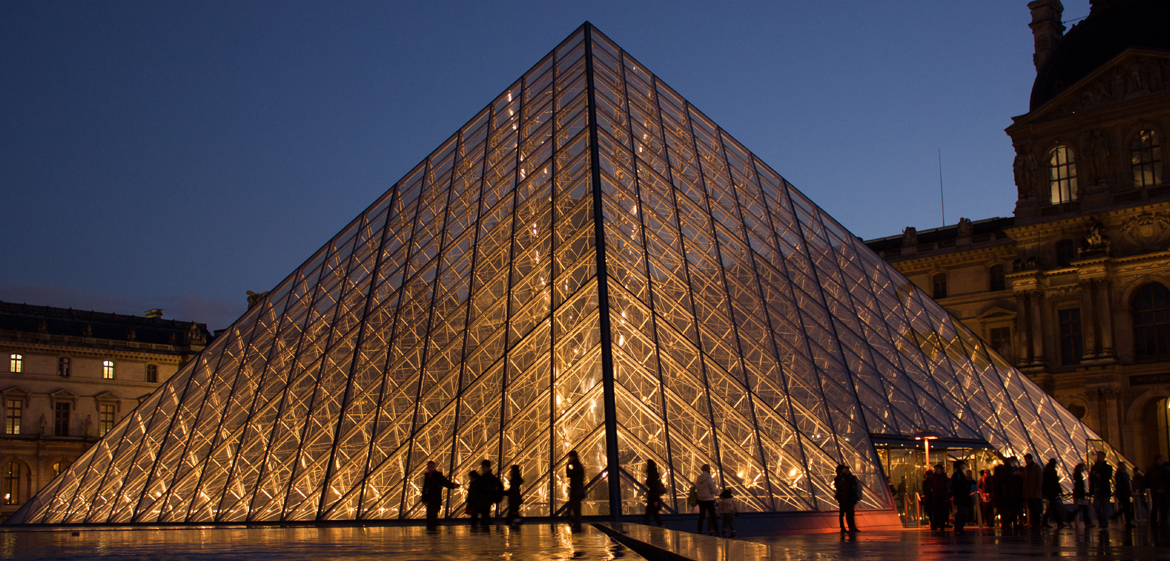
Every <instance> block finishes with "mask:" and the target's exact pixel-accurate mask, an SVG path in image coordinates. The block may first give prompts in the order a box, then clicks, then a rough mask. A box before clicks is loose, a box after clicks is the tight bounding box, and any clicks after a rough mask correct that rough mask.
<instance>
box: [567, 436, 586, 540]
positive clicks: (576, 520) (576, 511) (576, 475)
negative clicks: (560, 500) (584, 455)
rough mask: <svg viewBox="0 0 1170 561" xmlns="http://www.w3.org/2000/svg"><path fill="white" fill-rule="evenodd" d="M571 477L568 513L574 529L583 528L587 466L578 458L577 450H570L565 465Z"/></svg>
mask: <svg viewBox="0 0 1170 561" xmlns="http://www.w3.org/2000/svg"><path fill="white" fill-rule="evenodd" d="M565 475H566V476H568V478H569V502H567V503H565V511H566V514H568V515H569V523H570V524H571V525H572V527H573V530H575V531H580V530H581V501H582V500H584V499H585V466H583V465H581V460H580V459H578V458H577V451H576V450H570V451H569V462H568V464H567V465H566V466H565Z"/></svg>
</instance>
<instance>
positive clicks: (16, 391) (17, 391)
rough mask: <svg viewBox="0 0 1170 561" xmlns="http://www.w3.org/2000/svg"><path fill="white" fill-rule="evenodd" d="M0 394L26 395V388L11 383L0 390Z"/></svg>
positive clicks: (7, 395) (11, 395)
mask: <svg viewBox="0 0 1170 561" xmlns="http://www.w3.org/2000/svg"><path fill="white" fill-rule="evenodd" d="M0 395H2V396H4V397H28V390H26V389H24V388H22V387H20V386H17V385H12V386H7V387H5V388H4V389H2V390H0Z"/></svg>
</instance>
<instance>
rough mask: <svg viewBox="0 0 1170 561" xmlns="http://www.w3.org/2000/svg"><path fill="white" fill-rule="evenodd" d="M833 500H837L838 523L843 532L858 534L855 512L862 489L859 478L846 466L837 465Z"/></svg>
mask: <svg viewBox="0 0 1170 561" xmlns="http://www.w3.org/2000/svg"><path fill="white" fill-rule="evenodd" d="M833 498H834V499H836V500H837V523H838V524H840V525H841V532H842V533H845V532H846V531H848V532H851V533H856V532H857V521H856V519H855V511H856V508H857V503H858V502H860V500H861V487H860V485H859V483H858V482H857V476H855V475H853V471H851V470H850V469H849V466H847V465H845V464H838V465H837V475H836V476H835V477H833Z"/></svg>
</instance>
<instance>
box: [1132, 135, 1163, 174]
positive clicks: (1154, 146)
mask: <svg viewBox="0 0 1170 561" xmlns="http://www.w3.org/2000/svg"><path fill="white" fill-rule="evenodd" d="M1129 153H1130V165H1132V166H1133V186H1134V187H1149V186H1151V185H1157V184H1159V183H1161V182H1162V147H1161V146H1160V145H1159V144H1158V134H1157V133H1155V132H1154V131H1142V132H1139V133H1138V134H1137V136H1135V137H1133V142H1132V143H1130V145H1129Z"/></svg>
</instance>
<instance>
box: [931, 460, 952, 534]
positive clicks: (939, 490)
mask: <svg viewBox="0 0 1170 561" xmlns="http://www.w3.org/2000/svg"><path fill="white" fill-rule="evenodd" d="M945 469H946V468H944V467H943V465H942V464H935V466H934V472H932V473H931V474H930V480H929V481H930V498H931V500H932V501H933V502H934V504H932V505H930V529H931V530H936V531H942V530H945V529H946V527H947V519H948V518H950V514H951V489H950V487H951V485H950V483H951V481H950V478H948V477H947V472H946V471H945Z"/></svg>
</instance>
